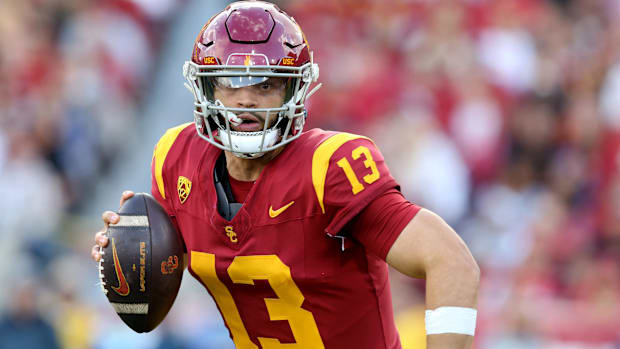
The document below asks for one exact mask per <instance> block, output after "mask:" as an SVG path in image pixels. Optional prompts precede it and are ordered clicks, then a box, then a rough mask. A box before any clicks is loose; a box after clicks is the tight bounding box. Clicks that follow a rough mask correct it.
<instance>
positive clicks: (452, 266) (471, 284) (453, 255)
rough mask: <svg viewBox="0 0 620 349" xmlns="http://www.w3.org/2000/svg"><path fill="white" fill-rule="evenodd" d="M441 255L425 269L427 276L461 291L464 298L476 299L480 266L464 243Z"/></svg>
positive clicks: (455, 290)
mask: <svg viewBox="0 0 620 349" xmlns="http://www.w3.org/2000/svg"><path fill="white" fill-rule="evenodd" d="M442 257H443V258H440V259H439V260H437V261H436V263H433V266H432V267H430V268H429V269H430V270H427V278H437V279H436V280H438V281H439V282H440V283H444V284H445V286H446V287H447V288H449V289H452V290H453V291H454V292H459V293H461V294H462V295H463V296H465V298H466V299H476V298H477V294H478V288H479V285H480V267H478V263H476V260H475V259H474V257H473V256H472V255H471V253H470V252H469V249H468V248H467V247H466V246H465V244H464V243H462V246H458V247H457V248H454V249H452V250H451V251H448V253H445V254H444V255H443V256H442Z"/></svg>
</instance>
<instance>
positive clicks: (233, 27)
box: [183, 1, 320, 158]
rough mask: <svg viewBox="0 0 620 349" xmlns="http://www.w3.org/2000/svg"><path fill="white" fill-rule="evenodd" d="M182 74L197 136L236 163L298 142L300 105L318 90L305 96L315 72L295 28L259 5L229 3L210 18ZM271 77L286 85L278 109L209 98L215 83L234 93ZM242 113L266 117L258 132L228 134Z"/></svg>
mask: <svg viewBox="0 0 620 349" xmlns="http://www.w3.org/2000/svg"><path fill="white" fill-rule="evenodd" d="M183 75H184V76H185V78H186V79H187V82H188V83H187V84H186V86H187V87H188V88H189V90H190V91H191V92H192V94H193V95H194V106H195V108H194V109H195V110H194V121H195V123H196V129H197V131H198V134H199V135H200V136H201V137H202V138H204V139H205V140H207V141H208V142H209V143H211V144H213V145H215V146H216V147H218V148H220V149H224V150H228V151H231V152H233V153H234V154H235V155H237V156H239V157H242V158H257V157H260V156H262V155H263V154H264V153H265V152H267V151H270V150H273V149H276V148H277V147H280V146H282V145H284V144H286V143H289V142H291V141H293V140H294V139H296V138H297V137H299V136H300V135H301V131H302V129H303V126H304V123H305V118H306V109H305V106H304V103H305V101H306V99H307V98H308V97H309V96H310V95H312V94H313V93H314V92H315V91H316V90H317V89H318V88H319V87H320V84H319V85H317V86H316V87H315V88H314V89H313V90H312V91H310V85H311V84H312V83H313V82H316V81H317V79H318V76H319V67H318V65H317V64H315V63H314V62H313V60H312V52H311V51H310V48H309V46H308V42H307V41H306V38H305V37H304V34H303V33H302V31H301V28H300V27H299V25H298V24H297V23H296V22H295V20H294V19H293V18H292V17H290V16H289V15H287V14H286V13H285V12H284V11H282V10H280V9H279V8H278V7H277V6H276V5H274V4H271V3H268V2H264V1H239V2H234V3H232V4H230V5H229V6H228V7H226V9H224V11H222V12H220V13H218V14H217V15H215V16H213V17H212V18H211V20H209V22H208V23H207V24H206V25H205V26H204V27H203V28H202V30H201V31H200V33H199V34H198V37H197V38H196V41H195V44H194V52H193V54H192V59H191V61H187V62H185V64H184V66H183ZM271 77H281V78H286V81H287V92H286V97H285V98H284V101H283V103H282V106H280V107H278V108H229V107H226V106H224V105H223V104H222V103H221V102H220V101H219V100H216V99H215V98H214V94H213V89H214V83H216V81H217V83H222V81H224V82H225V83H226V85H227V86H228V87H233V88H239V87H243V86H250V85H255V84H259V83H262V82H264V81H266V80H267V79H269V78H271ZM216 79H217V80H216ZM244 112H262V113H266V115H267V116H266V121H265V126H264V128H263V130H262V131H259V132H238V131H233V130H231V128H230V124H231V123H233V124H235V123H236V122H238V121H239V119H238V118H237V115H238V114H241V113H244ZM273 118H277V119H276V122H275V123H274V122H272V121H273Z"/></svg>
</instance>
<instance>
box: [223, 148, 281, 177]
mask: <svg viewBox="0 0 620 349" xmlns="http://www.w3.org/2000/svg"><path fill="white" fill-rule="evenodd" d="M283 149H284V147H280V148H277V149H275V150H272V151H270V152H267V153H266V154H265V155H263V156H261V157H260V158H257V159H242V158H240V157H237V156H234V155H233V154H232V153H231V152H228V151H227V152H225V156H226V169H227V170H228V175H229V176H231V177H233V178H234V179H236V180H238V181H246V182H249V181H255V180H257V179H258V176H259V175H260V173H261V172H262V171H263V169H264V168H265V166H267V164H268V163H269V162H270V161H271V160H273V159H274V158H275V157H276V156H278V154H280V152H281V151H282V150H283Z"/></svg>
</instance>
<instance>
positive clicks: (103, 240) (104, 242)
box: [95, 231, 108, 247]
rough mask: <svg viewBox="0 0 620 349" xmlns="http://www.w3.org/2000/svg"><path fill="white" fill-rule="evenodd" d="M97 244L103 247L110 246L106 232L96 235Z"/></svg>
mask: <svg viewBox="0 0 620 349" xmlns="http://www.w3.org/2000/svg"><path fill="white" fill-rule="evenodd" d="M95 244H97V246H101V247H106V246H108V237H107V236H106V235H105V232H103V231H99V232H97V234H95Z"/></svg>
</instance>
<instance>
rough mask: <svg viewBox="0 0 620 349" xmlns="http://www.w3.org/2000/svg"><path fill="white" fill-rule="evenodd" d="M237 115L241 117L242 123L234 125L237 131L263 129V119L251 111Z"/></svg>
mask: <svg viewBox="0 0 620 349" xmlns="http://www.w3.org/2000/svg"><path fill="white" fill-rule="evenodd" d="M237 117H238V118H239V119H241V124H239V125H237V126H234V127H233V128H234V130H235V131H241V132H257V131H262V130H263V123H262V120H261V119H260V118H259V117H258V116H256V115H252V114H250V113H243V114H240V115H238V116H237Z"/></svg>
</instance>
